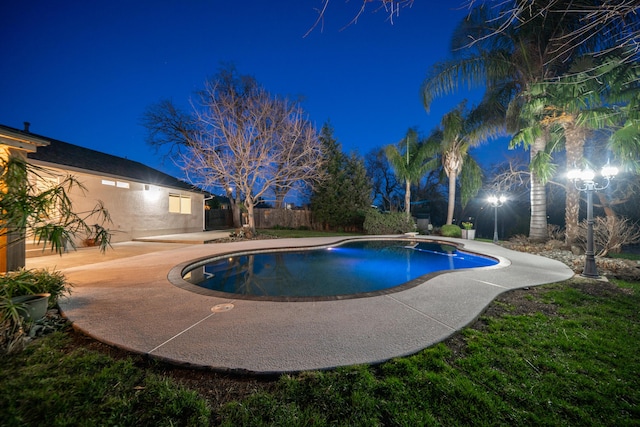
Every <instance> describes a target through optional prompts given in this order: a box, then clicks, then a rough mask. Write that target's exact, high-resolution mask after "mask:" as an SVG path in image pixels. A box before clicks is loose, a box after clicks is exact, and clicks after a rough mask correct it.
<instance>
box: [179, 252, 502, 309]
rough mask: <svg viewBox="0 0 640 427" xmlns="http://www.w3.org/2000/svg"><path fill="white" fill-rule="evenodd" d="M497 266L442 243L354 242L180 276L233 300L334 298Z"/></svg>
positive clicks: (236, 260)
mask: <svg viewBox="0 0 640 427" xmlns="http://www.w3.org/2000/svg"><path fill="white" fill-rule="evenodd" d="M497 263H498V261H497V260H495V259H493V258H489V257H486V256H481V255H477V254H472V253H470V252H466V251H462V250H460V249H458V248H457V247H456V246H454V245H452V244H450V243H446V242H433V241H428V242H427V241H417V240H355V241H348V242H345V243H343V244H340V245H335V246H331V247H324V248H314V249H302V250H301V249H297V250H270V251H267V252H251V253H238V254H227V255H225V256H224V257H216V258H212V259H209V260H202V261H200V262H198V263H195V264H194V265H193V266H191V267H188V268H186V269H185V270H184V271H183V276H182V277H183V279H184V280H186V281H187V282H189V283H192V284H195V285H197V286H198V287H200V288H202V289H203V290H209V291H211V292H213V293H216V294H217V293H224V294H227V295H229V294H232V295H233V296H235V297H239V298H248V299H269V300H285V301H291V300H308V299H337V298H356V297H365V296H371V295H379V294H380V293H389V292H396V291H399V290H402V289H406V288H407V287H411V286H415V285H417V284H419V283H422V282H424V280H425V279H426V276H428V275H430V274H436V273H440V272H444V271H449V270H458V269H467V268H477V267H487V266H492V265H496V264H497Z"/></svg>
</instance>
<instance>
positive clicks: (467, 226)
mask: <svg viewBox="0 0 640 427" xmlns="http://www.w3.org/2000/svg"><path fill="white" fill-rule="evenodd" d="M462 238H463V239H469V240H473V239H475V238H476V230H474V229H473V223H472V222H471V221H467V222H463V223H462Z"/></svg>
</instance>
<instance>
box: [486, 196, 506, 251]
mask: <svg viewBox="0 0 640 427" xmlns="http://www.w3.org/2000/svg"><path fill="white" fill-rule="evenodd" d="M487 200H488V201H489V203H490V204H491V206H493V210H494V216H493V243H498V208H499V207H500V206H502V205H504V202H506V201H507V197H506V196H505V195H502V194H501V195H500V196H495V195H493V196H489V199H487Z"/></svg>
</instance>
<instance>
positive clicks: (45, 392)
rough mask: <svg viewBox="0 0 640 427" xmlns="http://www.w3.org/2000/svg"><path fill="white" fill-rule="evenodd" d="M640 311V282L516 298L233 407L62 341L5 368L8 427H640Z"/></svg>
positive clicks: (1, 377) (569, 287)
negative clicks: (440, 336) (459, 326)
mask: <svg viewBox="0 0 640 427" xmlns="http://www.w3.org/2000/svg"><path fill="white" fill-rule="evenodd" d="M638 307H640V283H628V282H615V284H607V283H601V282H594V281H585V280H584V279H572V280H570V281H567V282H563V283H560V284H554V285H547V286H542V287H537V288H532V289H530V290H519V291H514V292H510V293H507V294H505V295H503V296H501V297H500V298H498V300H496V301H495V302H494V303H493V304H492V305H491V306H490V307H489V309H488V310H487V312H486V313H485V315H484V316H483V317H482V318H481V319H480V320H479V321H478V322H476V324H474V325H473V326H472V327H469V328H467V329H465V330H464V331H463V332H462V333H460V334H456V335H455V336H454V337H452V338H451V339H449V340H447V341H446V342H445V343H441V344H438V345H436V346H433V347H431V348H429V349H426V350H424V351H422V352H420V353H418V354H416V355H413V356H410V357H403V358H398V359H395V360H392V361H390V362H387V363H384V364H382V365H379V366H354V367H349V368H340V369H337V370H334V371H327V372H306V373H302V374H299V375H285V376H282V377H280V378H279V379H278V380H277V381H275V383H273V384H271V386H270V387H268V390H269V391H268V392H267V391H257V392H255V393H253V394H249V395H248V396H247V397H245V398H243V399H242V400H236V401H231V402H227V403H225V404H223V405H218V404H216V403H215V399H211V398H209V399H208V400H207V399H205V397H204V396H205V395H208V396H210V394H208V393H207V392H208V391H210V390H205V389H204V386H203V387H201V389H199V390H187V389H185V388H184V387H183V386H178V385H177V384H176V383H175V382H174V381H173V380H171V379H169V377H167V376H165V375H162V374H159V373H158V371H157V370H154V369H150V368H149V367H148V366H146V365H141V366H138V365H139V364H137V363H134V361H132V360H131V359H118V360H114V359H111V358H109V357H107V356H105V355H104V354H102V353H99V352H96V351H91V350H88V349H86V348H82V347H73V348H72V349H70V348H69V342H70V338H69V336H68V335H66V334H65V333H56V334H55V335H52V336H49V337H46V338H44V339H41V340H39V341H37V342H36V343H35V344H34V345H31V346H30V347H28V349H27V350H26V351H25V352H23V353H21V354H19V355H15V356H3V357H2V360H0V362H1V366H2V370H1V371H0V413H1V414H3V415H2V418H1V421H0V423H1V424H2V425H7V426H12V425H16V426H17V425H41V424H42V422H43V420H46V423H47V425H121V426H128V425H138V426H139V425H149V426H151V425H153V426H155V425H167V426H168V425H185V426H186V425H227V426H239V425H250V426H253V425H276V426H310V425H313V426H325V425H348V426H379V425H380V426H396V425H397V426H423V425H442V426H452V425H469V426H471V425H474V426H475V425H504V426H513V425H554V426H555V425H567V426H573V425H594V426H602V425H610V426H632V425H639V423H640V421H638V420H640V352H639V351H638V349H639V348H640V345H639V344H640V314H639V312H640V310H638ZM202 375H204V374H202ZM238 381H241V379H239V380H238ZM207 387H210V384H209V385H208V386H207ZM225 387H230V386H229V385H228V383H225ZM196 388H197V387H196ZM198 393H200V394H198Z"/></svg>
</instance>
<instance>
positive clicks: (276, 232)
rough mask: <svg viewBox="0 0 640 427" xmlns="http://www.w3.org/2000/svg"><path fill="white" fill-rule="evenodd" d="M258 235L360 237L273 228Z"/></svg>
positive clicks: (349, 234) (259, 232)
mask: <svg viewBox="0 0 640 427" xmlns="http://www.w3.org/2000/svg"><path fill="white" fill-rule="evenodd" d="M258 234H264V235H267V236H274V237H278V238H303V237H332V236H338V237H341V236H345V237H347V236H358V234H356V233H339V232H328V231H314V230H288V229H272V228H270V229H261V230H258Z"/></svg>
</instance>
